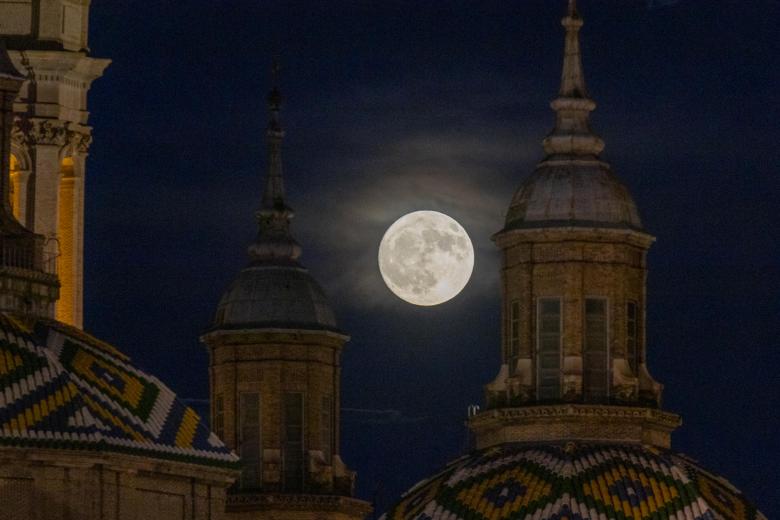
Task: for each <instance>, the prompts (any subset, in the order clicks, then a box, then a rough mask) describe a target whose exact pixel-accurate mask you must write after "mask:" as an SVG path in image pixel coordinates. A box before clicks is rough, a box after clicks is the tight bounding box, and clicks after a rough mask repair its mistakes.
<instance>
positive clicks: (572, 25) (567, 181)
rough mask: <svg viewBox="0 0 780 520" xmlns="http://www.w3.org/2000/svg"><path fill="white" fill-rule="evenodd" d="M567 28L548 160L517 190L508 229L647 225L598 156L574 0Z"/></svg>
mask: <svg viewBox="0 0 780 520" xmlns="http://www.w3.org/2000/svg"><path fill="white" fill-rule="evenodd" d="M562 23H563V26H564V27H565V28H566V44H565V50H564V54H563V71H562V73H561V88H560V90H559V91H558V97H557V98H556V99H554V100H553V101H552V102H551V103H550V107H551V108H552V109H553V111H554V112H555V126H554V127H553V130H552V131H551V132H550V133H549V135H547V137H546V138H545V139H544V143H543V144H544V152H545V158H544V160H543V161H542V162H541V163H540V164H539V165H538V166H537V167H536V170H535V171H534V173H533V174H532V175H531V176H530V177H529V178H528V179H526V180H525V182H523V184H522V185H521V186H520V187H519V188H518V190H517V192H516V193H515V195H514V197H513V199H512V203H511V204H510V206H509V211H508V212H507V217H506V222H505V227H504V230H505V231H509V230H512V229H523V228H543V227H544V228H547V227H552V228H555V227H571V226H578V227H603V228H623V229H633V230H637V231H641V230H642V221H641V220H640V218H639V211H638V210H637V207H636V204H635V203H634V200H633V198H632V197H631V194H630V193H629V192H628V189H626V187H625V185H623V183H622V182H620V180H619V179H618V178H617V176H616V175H615V174H614V173H613V172H612V171H611V170H610V167H609V165H608V164H607V163H605V162H603V161H601V160H600V159H599V156H600V154H601V152H602V151H603V150H604V141H603V140H602V139H601V138H600V137H599V136H598V135H596V134H595V133H594V132H593V131H592V130H591V128H590V122H589V117H590V113H591V112H593V110H595V109H596V103H595V102H594V101H593V100H592V99H591V98H590V97H589V96H588V89H587V87H586V85H585V75H584V73H583V70H582V55H581V52H580V41H579V31H580V28H581V27H582V18H580V16H579V14H578V13H577V9H576V5H575V3H574V2H570V4H569V12H568V15H567V16H566V17H565V18H564V19H563V21H562Z"/></svg>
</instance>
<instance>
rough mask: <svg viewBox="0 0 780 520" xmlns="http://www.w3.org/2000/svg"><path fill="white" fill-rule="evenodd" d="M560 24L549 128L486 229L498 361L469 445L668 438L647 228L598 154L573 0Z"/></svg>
mask: <svg viewBox="0 0 780 520" xmlns="http://www.w3.org/2000/svg"><path fill="white" fill-rule="evenodd" d="M562 23H563V26H564V28H565V34H566V37H565V50H564V58H563V73H562V76H561V88H560V91H559V94H558V97H557V98H556V99H555V100H554V101H553V102H552V103H551V107H552V109H553V110H554V111H555V114H556V120H555V127H554V128H553V130H552V132H551V133H550V134H549V135H548V136H547V137H546V138H545V139H544V151H545V157H544V159H543V160H542V161H541V162H540V163H539V164H538V165H537V167H536V169H535V171H534V172H533V174H532V175H531V176H530V177H528V178H527V179H526V180H525V182H523V184H522V185H521V186H520V188H519V189H518V190H517V192H516V193H515V195H514V198H513V200H512V202H511V204H510V207H509V211H508V213H507V217H506V222H505V226H504V228H503V229H502V230H501V231H500V232H499V233H497V234H496V235H495V236H494V240H495V242H496V244H497V245H498V247H499V248H501V251H502V257H503V259H502V323H503V330H502V360H503V361H502V366H501V369H500V372H499V374H498V377H497V378H496V379H495V380H494V381H493V382H492V383H490V384H489V385H487V387H486V394H487V396H486V397H487V408H488V411H487V412H485V413H483V414H479V415H477V416H476V417H475V418H474V419H473V420H472V426H473V428H474V430H475V433H477V443H478V445H486V444H491V443H492V442H495V441H497V440H498V439H500V438H504V439H510V438H511V439H513V440H516V441H517V440H534V441H542V440H566V439H594V440H595V439H599V440H606V439H609V440H616V441H629V440H630V441H642V442H648V443H650V444H656V445H664V446H668V445H669V437H670V433H671V431H672V430H673V429H674V428H676V426H678V425H679V422H680V421H679V418H678V417H677V416H676V415H674V414H669V413H666V412H662V411H661V410H660V404H661V390H662V386H661V385H660V384H658V383H657V382H655V381H654V380H653V378H652V377H651V376H650V374H649V373H648V370H647V363H646V357H645V319H644V318H645V302H646V278H647V266H646V256H647V251H648V249H649V248H650V246H651V244H652V243H653V241H654V240H655V238H654V237H653V236H651V235H650V234H648V233H647V232H646V231H645V229H644V227H643V226H642V222H641V220H640V218H639V212H638V211H637V207H636V205H635V203H634V201H633V199H632V197H631V194H630V193H629V192H628V190H627V189H626V187H625V186H624V185H623V184H622V183H621V181H620V180H619V179H618V177H617V176H616V175H615V174H614V173H613V171H612V168H611V167H610V165H609V164H607V163H606V162H604V161H603V160H602V159H601V158H600V154H601V152H602V150H603V149H604V142H603V141H602V140H601V138H599V137H598V136H597V135H596V134H594V133H593V131H592V130H591V128H590V124H589V115H590V113H591V112H592V111H593V110H594V109H595V108H596V103H595V102H594V101H593V100H592V99H591V98H590V97H589V96H588V91H587V89H586V86H585V78H584V74H583V68H582V59H581V54H580V42H579V31H580V28H581V27H582V24H583V22H582V19H581V18H580V16H579V14H578V12H577V8H576V4H575V2H574V0H570V1H569V9H568V13H567V16H566V17H564V19H563V22H562ZM491 410H492V411H493V412H492V413H491ZM508 410H512V412H511V413H509V412H508ZM504 412H506V413H504Z"/></svg>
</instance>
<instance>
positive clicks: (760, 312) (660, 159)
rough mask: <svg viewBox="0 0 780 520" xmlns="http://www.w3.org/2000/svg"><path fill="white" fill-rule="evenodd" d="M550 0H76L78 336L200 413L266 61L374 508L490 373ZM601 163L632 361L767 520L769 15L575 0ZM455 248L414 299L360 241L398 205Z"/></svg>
mask: <svg viewBox="0 0 780 520" xmlns="http://www.w3.org/2000/svg"><path fill="white" fill-rule="evenodd" d="M564 3H565V2H564V1H563V0H556V1H551V0H517V1H513V2H508V1H506V0H501V1H480V2H473V1H448V2H422V1H413V2H412V1H409V2H404V1H399V0H392V1H383V2H378V1H376V2H367V1H363V2H357V1H353V2H339V1H328V2H324V1H323V2H313V1H308V2H291V1H250V0H219V1H214V0H178V1H172V0H171V1H169V0H155V1H144V2H141V1H129V0H111V1H104V2H100V1H96V2H93V5H92V15H91V22H90V32H91V34H90V47H91V49H92V54H93V55H95V56H98V57H108V58H111V59H113V60H114V61H113V64H112V65H111V66H110V67H109V68H108V70H107V71H106V75H105V77H104V78H102V79H100V80H98V81H96V82H95V83H94V85H93V88H92V91H91V92H90V108H91V112H92V115H91V124H92V125H93V126H94V135H95V142H94V144H93V145H92V148H91V154H90V158H89V162H88V169H87V172H88V177H87V202H86V245H85V248H86V251H85V255H86V261H85V294H86V298H85V314H86V323H85V325H86V328H87V330H89V331H90V332H92V333H94V334H96V335H97V336H98V337H101V338H103V339H105V340H108V341H111V342H113V343H115V344H117V345H118V346H119V347H120V348H122V349H123V350H124V351H125V352H127V353H128V354H129V355H131V356H132V357H133V358H134V359H135V361H136V362H137V364H139V365H140V366H141V367H144V368H145V369H147V370H149V371H151V372H152V373H154V374H156V375H158V376H160V377H161V378H162V379H163V380H165V381H166V382H167V383H168V384H169V385H170V386H171V387H172V388H173V389H174V390H175V391H176V392H178V393H179V394H180V395H181V396H183V397H186V398H188V399H190V400H191V401H190V402H191V403H193V404H195V405H196V406H199V405H200V408H203V404H204V403H205V399H206V398H207V397H208V379H207V355H206V351H205V348H204V347H203V346H202V345H200V344H199V342H198V336H199V334H200V333H201V332H202V331H203V330H204V329H205V328H206V327H207V326H208V325H209V324H210V321H211V318H212V315H213V312H214V310H215V308H216V304H217V302H218V300H219V297H220V295H221V294H222V291H223V290H224V289H225V288H226V287H227V285H228V284H229V283H230V281H231V280H232V278H233V277H234V276H235V275H236V273H237V272H238V271H239V269H240V268H241V267H242V266H243V265H244V264H245V262H246V253H245V251H246V246H247V245H248V244H249V242H250V240H251V239H252V238H253V236H254V234H255V221H254V210H255V209H256V208H257V207H258V206H259V202H260V195H261V187H262V176H263V175H264V172H265V144H264V131H265V126H266V121H267V116H266V108H265V98H266V93H267V91H268V87H269V81H270V80H269V75H270V74H269V69H270V66H269V65H270V62H271V59H272V57H273V56H274V54H277V53H278V54H279V55H280V56H281V60H282V67H283V71H282V82H281V85H282V91H283V94H284V96H285V99H286V105H285V107H284V111H283V121H284V125H285V127H286V130H287V138H286V140H285V157H284V161H285V176H286V182H287V188H288V198H289V202H290V205H292V206H293V207H294V208H296V210H297V216H296V219H295V222H294V228H293V231H294V234H295V236H296V238H297V239H298V240H299V242H301V243H302V245H303V247H304V253H303V257H302V261H303V262H304V264H305V265H307V266H308V267H309V268H310V270H311V271H312V272H313V273H314V275H315V277H316V278H317V279H318V280H319V281H320V282H321V284H322V285H323V286H324V287H325V289H326V291H327V292H328V294H329V295H330V297H331V301H332V303H333V305H334V307H335V309H336V313H337V316H338V318H339V324H340V326H341V327H342V328H343V329H344V330H346V331H347V332H349V333H350V334H351V335H352V341H351V342H350V343H348V345H347V349H346V351H345V354H344V359H343V364H344V371H343V402H342V406H343V407H344V415H343V419H344V420H343V436H342V437H343V438H342V456H343V458H344V459H345V461H346V462H347V463H348V465H350V466H351V467H352V468H353V469H356V470H357V472H358V493H359V495H360V496H361V497H363V498H367V499H373V498H374V497H376V499H377V504H378V509H379V510H380V511H383V510H384V509H385V508H386V507H387V505H388V504H389V502H390V501H392V500H393V497H396V496H398V495H399V494H400V493H401V492H402V491H403V490H404V489H406V488H408V487H410V486H411V485H412V484H414V483H415V482H417V481H418V480H420V479H421V478H424V477H425V476H428V475H430V474H432V473H433V472H434V471H436V470H437V468H440V467H441V466H442V465H443V464H444V463H445V462H447V461H448V460H451V459H452V458H454V457H456V456H458V455H459V454H461V453H462V450H463V448H464V446H465V443H466V430H465V428H464V426H463V422H464V419H465V416H466V408H467V406H468V405H469V404H473V403H481V402H482V385H484V384H485V383H487V382H488V381H490V380H492V378H493V377H494V376H495V373H496V372H497V370H498V362H499V344H500V341H499V304H500V294H499V288H498V276H499V261H498V260H499V257H498V252H497V249H496V248H495V247H494V246H493V244H492V243H491V241H490V235H491V234H492V233H494V232H496V231H498V230H499V229H500V228H501V226H502V222H503V215H504V212H505V210H506V208H507V207H508V205H509V201H510V199H511V196H512V194H513V192H514V189H515V188H516V187H517V186H519V184H520V182H521V181H522V179H523V178H524V177H525V176H527V175H529V174H530V173H531V171H532V169H533V167H534V165H535V163H536V162H537V161H538V160H540V159H541V158H542V149H541V140H542V138H543V137H544V135H545V134H546V133H547V132H548V131H549V130H550V128H551V127H552V123H553V114H552V112H551V111H550V109H549V107H548V103H549V101H550V100H551V99H553V98H554V97H555V95H556V92H557V89H558V85H559V75H560V65H561V55H562V47H563V29H562V27H561V26H560V18H561V16H562V15H563V12H564ZM580 11H581V13H582V15H583V17H584V19H585V27H584V29H583V52H584V65H585V71H586V76H587V80H588V86H589V90H590V93H591V96H592V97H593V98H594V99H595V100H596V102H597V103H599V108H598V109H597V110H596V112H595V113H594V115H593V117H592V119H591V121H592V126H593V128H594V130H595V131H596V132H597V133H599V134H600V135H601V136H602V137H603V138H604V139H605V141H606V143H607V148H606V151H605V153H604V155H603V157H604V158H605V159H606V160H608V161H609V162H611V163H612V165H613V167H614V169H615V171H616V172H617V173H618V175H619V176H620V177H621V179H622V180H623V181H624V182H625V183H626V184H627V185H628V186H629V188H630V190H631V191H632V193H633V195H634V198H635V199H636V201H637V204H638V206H639V208H640V211H641V212H642V217H643V220H644V223H645V226H646V228H647V229H648V230H649V231H650V232H651V233H653V234H654V235H656V236H657V237H658V241H657V243H656V244H655V245H654V246H653V248H652V249H651V251H650V256H649V266H650V276H649V282H648V283H649V301H648V323H647V327H648V357H649V363H650V368H651V372H652V374H653V376H654V377H655V378H656V379H657V380H659V381H661V382H662V383H664V384H665V385H666V388H665V392H664V397H665V399H664V407H665V408H666V409H668V410H671V411H674V412H677V413H680V414H682V416H683V418H684V421H685V424H684V426H683V427H682V428H681V429H680V430H679V431H678V433H676V434H675V437H674V448H675V449H676V450H678V451H682V452H685V453H687V454H688V455H690V456H692V457H693V458H695V459H698V460H699V461H700V462H701V463H702V464H703V465H704V466H705V467H707V468H709V469H711V470H713V471H715V472H718V473H721V474H723V475H725V476H726V477H727V478H728V479H729V480H730V481H731V482H733V483H734V484H735V485H736V486H737V487H739V488H741V489H742V490H743V491H744V492H745V493H746V494H747V495H748V496H749V497H750V498H751V499H752V500H753V501H754V502H755V503H756V504H757V505H758V506H759V508H760V509H762V510H763V511H764V512H765V513H766V514H767V516H769V517H774V516H776V511H778V509H780V493H778V491H777V489H778V488H777V475H778V471H777V464H778V463H780V455H778V454H779V453H780V441H779V440H778V439H779V437H778V436H779V434H778V429H780V421H779V420H778V415H780V414H779V413H778V408H779V407H780V377H778V367H780V340H778V332H777V327H778V325H780V265H779V264H778V259H780V251H779V250H778V249H779V247H778V231H777V225H776V224H777V215H778V213H777V211H778V205H779V203H780V181H778V175H780V168H778V166H779V165H780V127H779V126H778V121H780V60H779V59H778V56H780V39H778V37H777V34H778V25H777V24H778V20H779V19H780V2H778V0H748V1H746V0H730V1H726V0H687V1H670V0H665V1H662V0H655V1H648V0H625V1H623V0H581V5H580ZM419 209H432V210H438V211H442V212H444V213H447V214H449V215H451V216H452V217H454V218H455V219H457V220H458V221H459V222H460V223H461V224H462V225H463V226H464V227H465V228H466V230H467V231H468V232H469V234H470V235H471V237H472V240H473V241H474V245H475V248H476V255H477V256H476V265H475V270H474V276H473V278H472V280H471V282H470V283H469V285H468V286H467V288H466V289H465V291H464V292H463V293H462V294H461V295H459V296H458V297H457V298H455V299H454V300H451V301H450V302H448V303H446V304H443V305H441V306H438V307H433V308H421V307H413V306H411V305H409V304H406V303H404V302H402V301H401V300H399V299H398V298H396V297H395V296H393V295H392V294H391V293H390V292H389V291H388V290H387V289H386V288H385V286H384V284H383V282H382V280H381V277H380V275H379V272H378V268H377V265H376V251H377V248H378V245H379V241H380V239H381V237H382V234H383V232H384V230H385V229H386V228H387V227H388V226H389V225H390V224H391V223H392V222H393V221H394V220H395V219H396V218H398V217H399V216H401V215H403V214H405V213H407V212H409V211H413V210H419Z"/></svg>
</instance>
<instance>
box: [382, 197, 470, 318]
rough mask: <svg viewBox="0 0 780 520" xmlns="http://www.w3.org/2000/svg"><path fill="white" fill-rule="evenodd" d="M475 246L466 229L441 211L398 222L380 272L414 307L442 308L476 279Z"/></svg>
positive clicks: (387, 243) (386, 244) (385, 242)
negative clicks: (473, 273)
mask: <svg viewBox="0 0 780 520" xmlns="http://www.w3.org/2000/svg"><path fill="white" fill-rule="evenodd" d="M473 269H474V247H473V246H472V245H471V239H470V238H469V235H468V234H467V233H466V230H465V229H463V227H462V226H461V225H460V224H458V223H457V222H456V221H455V220H454V219H452V218H450V217H448V216H447V215H445V214H443V213H439V212H437V211H415V212H414V213H409V214H407V215H404V216H403V217H401V218H399V219H398V220H396V221H395V222H394V223H393V225H392V226H390V227H389V228H388V230H387V231H386V232H385V236H384V237H382V243H381V244H380V246H379V271H380V272H381V273H382V278H383V279H384V280H385V283H386V284H387V287H388V288H389V289H390V290H391V291H393V293H395V295H396V296H398V297H399V298H401V299H402V300H405V301H407V302H409V303H413V304H414V305H426V306H431V305H439V304H440V303H444V302H446V301H447V300H450V299H452V298H454V297H455V296H457V295H458V293H459V292H460V291H461V290H463V288H464V287H465V286H466V284H467V283H468V281H469V278H471V272H472V270H473Z"/></svg>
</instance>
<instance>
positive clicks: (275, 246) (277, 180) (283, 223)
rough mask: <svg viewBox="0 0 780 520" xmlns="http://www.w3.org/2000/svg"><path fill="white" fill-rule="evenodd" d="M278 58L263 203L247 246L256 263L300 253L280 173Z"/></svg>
mask: <svg viewBox="0 0 780 520" xmlns="http://www.w3.org/2000/svg"><path fill="white" fill-rule="evenodd" d="M280 70H281V67H280V65H279V60H278V59H277V58H274V60H273V62H272V64H271V84H272V86H271V91H270V92H269V93H268V112H269V120H268V128H267V130H266V133H265V136H266V143H267V146H268V171H267V172H266V183H265V191H264V192H263V202H262V205H261V207H260V210H259V211H258V212H257V219H258V224H259V227H260V229H259V231H258V234H257V239H256V240H255V242H254V243H253V244H252V245H250V246H249V256H250V257H251V259H252V261H253V262H255V263H267V262H283V263H290V262H293V263H294V262H295V260H296V259H297V258H298V256H300V254H301V247H300V246H299V245H298V243H297V242H296V241H295V239H293V238H292V235H291V234H290V220H291V219H292V218H293V216H294V215H295V214H294V212H293V210H292V208H290V207H289V206H287V203H286V202H285V193H284V178H283V176H282V141H283V139H284V129H283V128H282V124H281V120H280V111H281V108H282V94H281V91H280V90H279V75H280V74H279V73H280Z"/></svg>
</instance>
